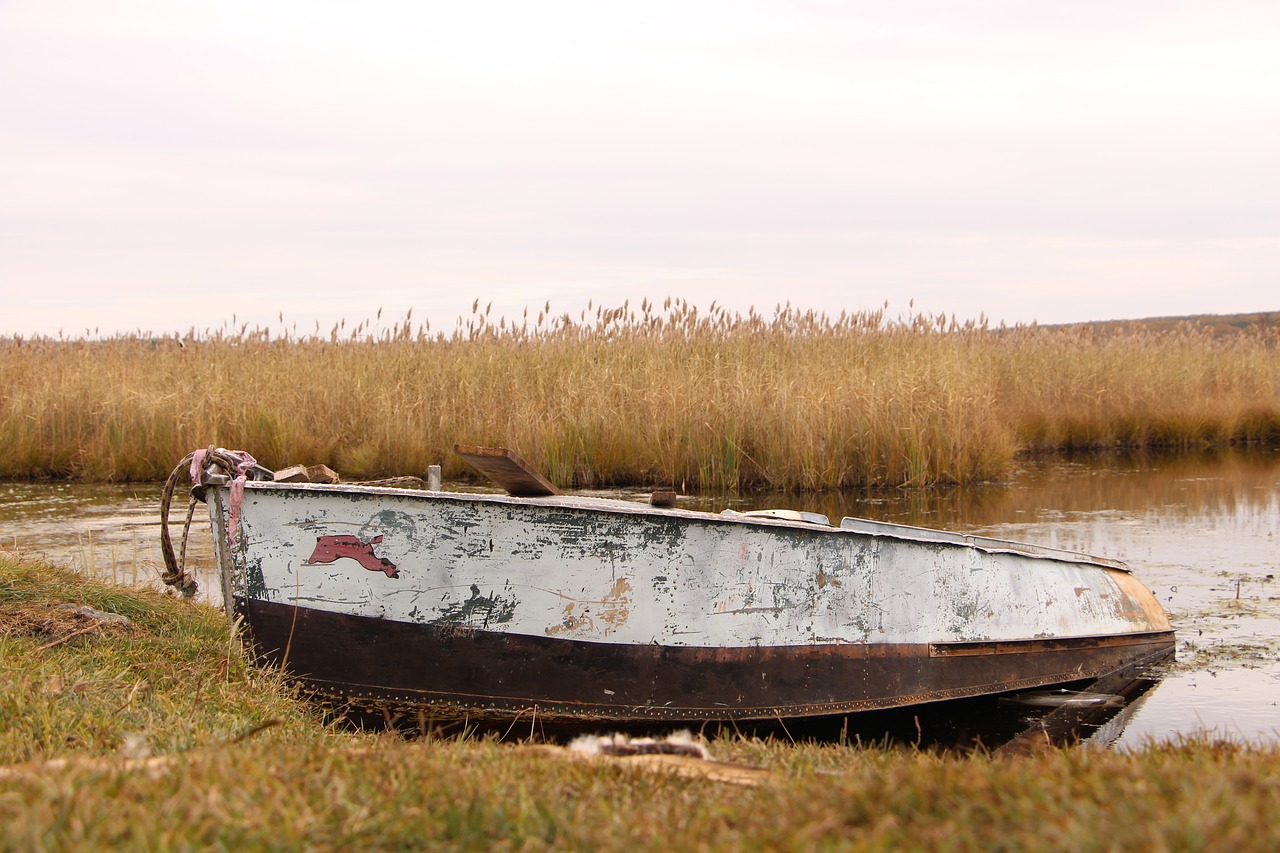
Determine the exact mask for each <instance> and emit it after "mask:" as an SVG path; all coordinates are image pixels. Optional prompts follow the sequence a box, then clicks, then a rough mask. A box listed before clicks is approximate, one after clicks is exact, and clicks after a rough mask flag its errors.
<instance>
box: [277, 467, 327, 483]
mask: <svg viewBox="0 0 1280 853" xmlns="http://www.w3.org/2000/svg"><path fill="white" fill-rule="evenodd" d="M272 479H273V480H275V482H277V483H325V484H327V485H332V484H333V483H336V482H338V480H339V477H338V473H337V472H336V471H334V470H333V469H332V468H330V467H329V466H328V465H290V466H289V467H288V468H281V469H280V470H279V471H277V472H275V476H274V477H273V478H272Z"/></svg>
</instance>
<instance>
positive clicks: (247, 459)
mask: <svg viewBox="0 0 1280 853" xmlns="http://www.w3.org/2000/svg"><path fill="white" fill-rule="evenodd" d="M236 454H237V455H238V456H239V457H240V464H239V465H237V466H236V470H235V479H234V480H232V481H231V511H230V512H229V513H228V515H229V516H230V518H229V519H228V522H227V528H228V530H227V541H228V542H229V543H230V545H231V548H232V550H235V547H236V534H238V533H239V532H240V502H241V501H242V500H243V499H244V483H245V480H247V479H248V477H247V476H246V474H247V473H248V471H249V469H250V468H252V467H253V466H254V465H257V464H258V460H257V459H254V458H253V457H252V456H250V455H249V454H248V453H245V452H244V451H243V450H238V451H236Z"/></svg>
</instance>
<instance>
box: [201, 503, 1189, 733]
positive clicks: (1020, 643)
mask: <svg viewBox="0 0 1280 853" xmlns="http://www.w3.org/2000/svg"><path fill="white" fill-rule="evenodd" d="M210 495H211V500H210V508H211V517H212V518H213V521H214V526H215V530H216V531H217V532H218V534H219V535H218V536H217V537H215V539H216V541H217V549H218V552H219V559H220V561H221V563H222V568H223V575H224V595H225V596H226V600H227V601H228V602H229V603H231V605H232V606H233V607H234V609H235V610H236V611H237V612H238V614H239V615H241V616H242V617H243V619H244V622H245V624H246V626H247V629H248V633H249V636H250V638H251V639H252V642H253V643H254V645H255V647H256V649H257V650H258V652H259V653H260V654H261V655H263V656H264V657H265V658H266V659H268V660H272V661H276V662H280V663H283V664H285V666H286V667H287V669H288V670H289V671H290V672H291V673H293V674H294V675H296V676H298V677H299V678H301V679H302V680H303V681H304V682H306V683H307V684H309V685H310V686H312V687H314V688H316V689H317V690H319V691H321V692H323V693H326V694H329V695H331V696H333V697H335V698H337V699H338V700H339V701H343V702H348V703H351V704H352V705H354V706H357V707H360V706H366V705H367V706H384V707H385V706H395V707H418V708H420V709H424V710H426V711H428V712H429V713H430V714H431V716H433V717H434V718H437V719H447V718H467V719H472V720H478V719H485V718H491V719H503V718H507V719H509V718H513V717H519V716H521V715H530V714H536V715H537V716H538V717H539V718H540V719H545V720H566V721H572V720H579V721H596V720H601V721H615V722H620V723H625V722H628V721H635V722H642V721H643V722H652V721H664V720H670V721H676V720H682V721H698V720H751V719H785V718H794V717H805V716H818V715H826V714H835V713H848V712H854V711H861V710H871V709H878V708H890V707H898V706H904V705H912V704H917V703H923V702H933V701H940V700H945V699H953V698H960V697H968V696H975V695H982V694H991V693H1000V692H1005V691H1010V690H1023V689H1028V688H1032V687H1041V686H1048V685H1054V684H1062V683H1068V682H1074V681H1080V680H1083V679H1088V678H1096V677H1100V676H1103V675H1106V674H1108V673H1111V672H1114V671H1116V670H1118V669H1122V668H1125V667H1132V666H1134V665H1135V664H1141V663H1144V662H1148V661H1153V660H1158V659H1160V658H1162V657H1164V656H1167V655H1168V654H1170V653H1171V650H1172V648H1173V634H1172V630H1171V628H1170V626H1169V623H1168V621H1167V619H1166V618H1165V616H1164V614H1163V612H1162V611H1161V610H1160V608H1159V606H1158V604H1156V603H1155V601H1154V598H1152V597H1151V596H1150V593H1149V592H1148V591H1147V590H1146V589H1145V588H1143V587H1142V586H1141V584H1139V583H1138V582H1137V581H1136V580H1135V579H1133V578H1132V576H1131V575H1129V574H1128V573H1127V572H1126V571H1123V570H1122V569H1120V568H1117V567H1116V565H1115V564H1112V563H1110V561H1093V560H1092V558H1087V557H1084V556H1083V555H1057V554H1056V552H1055V553H1052V554H1046V553H1044V552H1042V551H1035V550H1034V549H1030V550H1029V551H1028V552H1027V553H1022V552H1020V551H1019V547H1020V546H1015V545H1013V543H1001V542H992V541H991V540H983V542H984V543H985V545H984V546H983V547H975V546H973V545H972V544H968V543H966V542H964V541H958V540H956V538H955V537H954V535H950V538H948V535H944V534H941V533H939V534H938V536H939V537H941V538H939V539H938V540H936V541H935V540H930V539H928V538H927V534H928V532H927V531H926V532H925V534H926V538H925V539H924V540H922V539H921V534H919V533H918V532H912V531H911V530H910V529H908V528H895V527H894V526H881V528H877V532H875V533H869V532H867V531H866V530H865V529H845V530H841V529H839V528H831V527H825V526H824V527H819V526H815V525H808V524H804V523H799V522H788V521H783V520H772V519H746V518H743V517H732V516H716V515H711V514H707V513H691V512H686V511H682V510H658V509H653V508H650V507H647V506H644V505H639V504H627V505H624V504H622V503H621V502H602V501H591V500H590V499H580V498H579V499H575V498H560V497H552V498H539V499H515V498H509V497H505V496H478V495H454V494H448V493H430V492H427V493H424V492H401V491H397V490H374V489H357V488H352V487H337V486H332V487H319V486H284V485H281V484H255V483H250V484H248V486H247V488H246V490H245V494H244V497H243V503H242V506H241V507H240V508H239V510H240V511H239V513H238V515H239V528H240V530H239V531H238V533H239V535H238V536H237V537H236V538H235V544H234V546H233V545H232V539H231V537H230V536H229V535H228V533H229V526H230V525H229V521H230V511H229V510H230V508H229V494H228V492H227V490H226V489H211V490H210Z"/></svg>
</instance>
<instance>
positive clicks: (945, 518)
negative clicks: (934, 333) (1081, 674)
mask: <svg viewBox="0 0 1280 853" xmlns="http://www.w3.org/2000/svg"><path fill="white" fill-rule="evenodd" d="M159 494H160V487H159V485H154V484H152V485H148V484H142V485H127V486H110V485H106V486H104V485H79V484H65V483H54V484H50V483H42V484H29V483H3V484H0V548H5V549H13V550H16V551H18V552H20V553H23V554H26V555H29V556H40V557H45V558H47V559H49V560H52V561H54V562H58V563H68V564H71V565H73V566H74V567H76V568H77V569H79V570H80V571H84V572H87V573H89V574H92V575H96V576H98V577H104V578H111V579H115V580H118V581H122V582H126V583H129V582H135V581H136V582H141V583H146V582H151V583H155V582H156V581H155V579H156V578H157V577H158V575H159V572H160V569H159V565H160V550H159V544H158V543H159V518H158V516H159V511H158V507H159ZM610 494H611V496H622V497H634V498H636V499H637V500H642V499H645V498H646V497H647V493H646V494H639V493H630V494H627V493H624V494H622V495H618V493H610ZM681 506H684V507H687V508H690V509H707V510H713V511H719V510H721V509H725V508H726V507H732V508H734V509H740V510H741V509H761V508H769V507H777V508H790V509H808V510H814V511H818V512H823V513H826V514H827V515H828V516H829V517H830V518H832V519H833V520H835V521H837V522H838V520H839V519H840V518H841V517H842V516H845V515H853V516H861V517H864V518H873V519H878V520H884V521H894V522H899V523H904V524H913V525H918V526H922V527H936V528H941V529H945V530H955V531H961V532H967V533H977V534H981V535H985V536H994V537H998V538H1003V539H1014V540H1019V541H1024V542H1031V543H1036V544H1041V545H1048V546H1052V547H1056V548H1066V549H1070V550H1075V551H1085V552H1088V553H1091V554H1096V555H1099V556H1104V557H1112V558H1115V559H1120V560H1124V561H1125V562H1127V563H1128V564H1129V566H1130V568H1132V569H1133V571H1134V573H1135V575H1137V577H1138V578H1140V579H1141V580H1142V581H1143V582H1144V583H1146V584H1147V586H1148V587H1150V588H1151V589H1152V590H1153V591H1154V592H1155V593H1156V596H1157V597H1158V598H1159V599H1160V602H1161V603H1162V604H1163V605H1164V606H1165V609H1166V610H1167V611H1168V612H1169V615H1170V617H1171V618H1172V620H1173V623H1174V627H1175V629H1176V630H1177V632H1178V659H1177V661H1176V662H1174V663H1172V664H1170V665H1168V666H1167V667H1165V668H1164V669H1163V671H1162V672H1160V673H1159V675H1160V676H1161V678H1160V681H1159V683H1158V684H1157V685H1156V686H1155V687H1154V688H1153V689H1151V690H1149V691H1148V692H1147V693H1145V694H1144V695H1143V696H1142V697H1141V698H1140V699H1138V700H1137V701H1136V702H1135V703H1134V704H1133V705H1132V706H1131V707H1130V708H1129V709H1127V711H1126V713H1125V714H1124V715H1122V716H1121V717H1119V718H1117V719H1116V720H1115V721H1113V724H1112V725H1111V726H1110V727H1109V728H1108V731H1107V732H1106V733H1105V737H1106V739H1107V742H1109V743H1113V744H1116V745H1119V746H1121V747H1124V746H1134V745H1139V744H1141V743H1143V742H1144V741H1146V740H1147V739H1148V738H1158V739H1166V738H1170V737H1177V736H1179V735H1192V734H1198V733H1203V732H1205V731H1209V732H1211V733H1213V734H1214V735H1216V736H1223V737H1231V738H1234V739H1237V740H1247V741H1267V742H1280V580H1278V579H1280V541H1277V533H1278V532H1280V453H1277V452H1265V451H1258V452H1231V453H1221V454H1215V455H1212V456H1200V457H1186V456H1180V457H1172V458H1158V457H1150V456H1144V457H1135V458H1131V459H1118V458H1117V457H1115V456H1107V457H1102V458H1097V459H1078V460H1074V461H1065V462H1064V461H1062V460H1053V461H1049V462H1036V463H1027V464H1025V465H1024V466H1023V467H1022V468H1021V469H1020V470H1019V471H1018V472H1017V473H1016V474H1015V476H1013V477H1012V478H1011V480H1010V481H1009V482H1008V483H1005V484H1001V485H990V486H981V487H970V488H962V489H952V490H948V491H945V492H931V493H906V492H904V493H896V492H895V493H890V494H884V493H879V494H875V495H847V494H846V495H828V496H816V497H815V496H795V495H755V496H752V497H751V498H749V499H741V498H736V497H727V498H715V497H697V498H687V499H682V501H681ZM200 509H201V510H202V509H203V507H201V508H200ZM180 510H181V507H178V508H175V515H180ZM178 520H179V521H180V520H181V519H180V518H179V519H178ZM197 522H198V523H197V524H195V525H193V537H192V542H191V545H190V547H189V551H188V560H189V562H192V563H194V564H195V565H196V566H197V569H198V577H199V579H200V581H201V592H200V596H201V597H206V600H210V601H212V602H214V603H217V601H216V598H209V597H208V596H210V595H212V596H216V595H217V592H218V584H217V583H216V581H215V580H214V576H213V573H212V543H211V541H210V538H209V532H208V523H207V520H206V519H204V518H203V517H202V516H201V514H200V513H199V512H198V513H197ZM175 535H176V532H175Z"/></svg>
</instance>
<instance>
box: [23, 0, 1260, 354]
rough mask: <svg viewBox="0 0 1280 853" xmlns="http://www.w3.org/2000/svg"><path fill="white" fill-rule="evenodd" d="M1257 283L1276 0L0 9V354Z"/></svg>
mask: <svg viewBox="0 0 1280 853" xmlns="http://www.w3.org/2000/svg"><path fill="white" fill-rule="evenodd" d="M1278 279H1280V3H1275V2H1274V0H1265V2H1249V1H1248V0H1213V2H1208V1H1207V0H1205V1H1204V2H1179V0H1079V1H1078V2H1073V3H1027V2H1025V0H1011V2H1004V0H973V2H967V0H896V2H892V3H889V2H884V0H872V2H862V1H861V0H852V2H836V0H807V2H782V0H776V2H774V1H773V0H679V2H671V0H646V2H643V3H637V2H625V3H624V2H611V0H592V2H577V0H539V2H528V0H524V2H509V0H468V2H465V3H458V2H448V3H444V2H430V0H418V1H417V2H392V1H391V0H362V2H358V3H357V2H341V3H334V2H323V0H309V2H291V0H275V2H271V1H270V0H253V2H243V1H242V0H218V2H191V0H187V2H183V0H155V2H151V0H111V2H104V0H83V1H82V2H78V1H77V0H0V296H2V297H3V298H2V300H0V336H3V335H15V334H16V335H35V334H45V335H57V334H59V333H61V334H65V335H68V336H83V335H85V334H89V335H94V334H97V335H108V334H113V333H116V332H129V331H134V330H143V331H149V332H154V333H167V332H185V331H187V330H189V329H192V328H194V329H196V330H197V331H200V330H204V329H215V328H219V327H225V326H227V325H228V324H230V323H232V322H233V317H234V321H235V322H236V323H245V322H247V323H249V324H250V326H251V327H252V326H267V327H280V326H283V327H285V328H290V327H292V328H295V329H296V330H298V331H312V330H313V329H314V328H321V329H322V330H325V331H327V329H328V328H329V327H330V326H331V325H332V324H333V323H334V322H336V321H337V320H339V319H345V320H346V321H348V323H350V324H354V323H356V322H358V321H360V320H363V319H366V318H371V317H373V316H374V315H375V312H377V311H378V310H379V309H382V310H383V317H384V321H385V318H390V319H392V320H394V319H397V318H400V317H403V316H404V315H405V314H406V313H407V312H408V311H409V310H410V309H412V311H413V317H414V321H415V322H421V321H423V320H426V321H429V322H430V323H431V328H432V329H433V330H444V331H447V330H449V329H451V328H452V327H453V324H454V322H455V320H456V318H457V317H458V316H459V315H462V314H467V315H469V314H470V311H471V305H472V302H473V300H476V299H479V300H480V302H481V305H482V306H483V305H486V304H488V303H492V304H493V312H494V316H495V317H496V316H498V315H499V314H501V315H504V316H507V317H516V316H519V315H520V314H521V312H522V310H523V309H524V308H525V307H526V306H530V307H532V308H533V309H534V310H536V309H538V308H541V307H542V306H543V305H544V303H545V302H547V301H550V302H551V304H552V308H553V310H554V311H556V312H561V311H567V312H570V313H571V314H573V315H575V316H576V315H577V312H578V311H579V310H580V309H581V308H582V307H584V306H585V305H586V304H587V303H588V301H591V302H593V303H594V304H595V305H601V304H603V305H606V306H615V305H621V304H622V302H623V301H624V300H631V301H632V303H633V304H634V303H637V302H639V300H640V299H642V298H648V299H650V300H651V301H655V302H658V303H659V304H661V302H662V301H663V300H664V299H665V298H667V297H675V298H681V299H686V300H688V301H689V302H690V303H692V304H695V305H698V306H702V307H706V306H709V305H710V304H711V303H712V302H713V301H715V302H716V303H718V304H719V305H722V306H725V307H727V308H729V309H730V310H737V311H741V312H743V313H745V312H746V311H747V309H748V308H750V307H755V308H756V309H757V310H758V311H761V312H762V313H765V314H766V315H767V314H769V313H771V312H772V311H773V310H774V307H775V306H776V305H778V304H779V303H785V302H790V303H791V304H792V305H793V306H796V307H799V308H801V309H805V310H807V309H813V310H817V311H823V312H827V313H829V314H832V315H837V314H839V313H840V312H841V311H846V310H848V311H858V310H866V309H878V308H880V307H882V306H883V305H885V303H886V302H887V303H888V304H889V309H888V313H889V314H890V315H905V314H907V313H909V312H916V313H926V314H938V313H942V314H954V315H956V316H957V317H959V318H961V319H972V318H977V317H979V316H985V317H986V318H989V319H990V320H991V321H992V322H996V323H998V322H1007V323H1017V322H1031V321H1037V322H1041V323H1059V322H1074V321H1082V320H1102V319H1119V318H1134V317H1150V316H1170V315H1180V314H1199V313H1215V314H1221V313H1236V312H1252V311H1266V310H1278V309H1280V295H1278V294H1280V289H1278V288H1277V280H1278ZM281 318H283V319H281Z"/></svg>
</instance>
